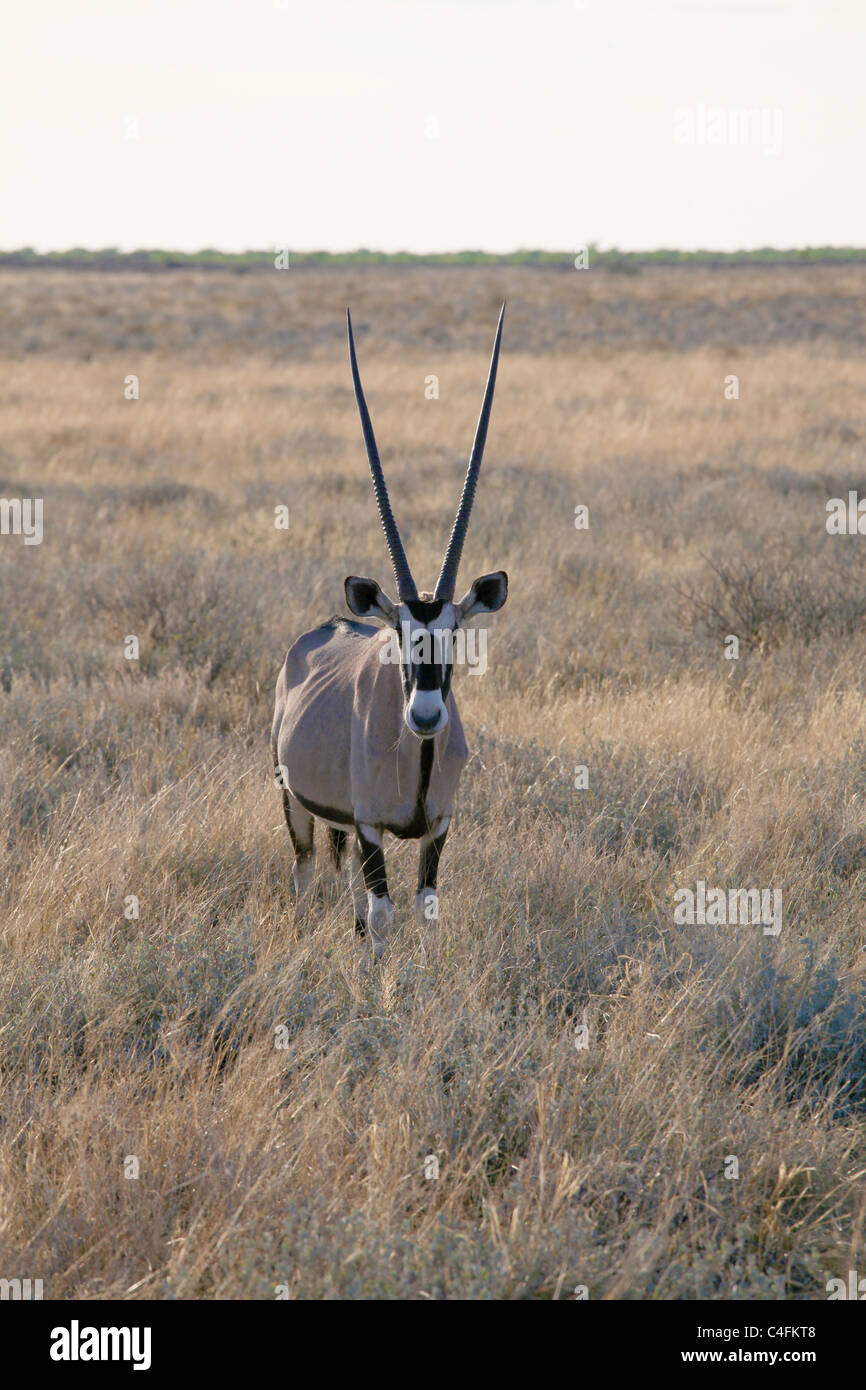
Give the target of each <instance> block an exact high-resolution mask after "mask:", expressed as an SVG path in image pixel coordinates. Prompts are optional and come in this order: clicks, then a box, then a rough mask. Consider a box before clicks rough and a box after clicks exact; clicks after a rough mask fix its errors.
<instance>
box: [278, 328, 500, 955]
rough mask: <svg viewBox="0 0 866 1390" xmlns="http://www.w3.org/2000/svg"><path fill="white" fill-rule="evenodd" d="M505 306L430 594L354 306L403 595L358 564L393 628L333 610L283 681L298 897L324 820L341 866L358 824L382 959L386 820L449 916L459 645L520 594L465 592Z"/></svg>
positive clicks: (363, 602) (363, 880)
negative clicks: (389, 465) (463, 558)
mask: <svg viewBox="0 0 866 1390" xmlns="http://www.w3.org/2000/svg"><path fill="white" fill-rule="evenodd" d="M504 313H505V305H504V304H503V306H502V311H501V312H500V315H499V323H498V326H497V329H496V339H495V341H494V344H493V355H492V357H491V360H490V371H489V374H488V378H487V387H486V389H485V392H484V400H483V403H482V406H481V414H480V416H479V418H478V426H477V429H476V431H475V442H474V444H473V446H472V453H471V455H470V458H469V467H468V469H467V472H466V479H465V482H464V484H463V494H462V496H461V498H460V505H459V507H458V509H457V516H456V519H455V521H454V526H453V529H452V531H451V537H450V540H449V542H448V548H447V550H446V552H445V558H444V560H443V561H442V569H441V572H440V574H439V578H438V580H437V582H436V589H435V591H434V593H433V594H432V595H431V594H429V593H420V594H419V592H418V590H417V589H416V587H415V581H414V579H413V578H412V572H411V570H410V569H409V563H408V561H407V559H406V553H405V551H404V549H403V543H402V541H401V539H400V533H399V531H398V529H397V523H396V522H395V520H394V516H393V513H392V511H391V504H390V502H389V499H388V489H387V487H386V486H385V478H384V475H383V473H382V466H381V464H380V462H379V452H378V450H377V448H376V440H375V437H374V435H373V426H372V424H371V422H370V414H369V411H368V410H367V403H366V401H365V399H364V391H363V388H362V386H361V378H360V375H359V372H358V362H357V358H356V356H355V342H354V337H353V334H352V319H351V315H350V314H349V311H348V310H347V311H346V324H347V329H348V337H349V361H350V364H351V368H352V380H353V382H354V387H355V399H356V401H357V404H358V411H359V413H360V416H361V427H362V429H363V433H364V442H365V444H366V447H367V458H368V460H369V463H370V472H371V474H372V477H373V487H374V489H375V493H376V501H377V503H378V507H379V515H380V517H381V520H382V528H383V530H384V532H385V541H386V543H387V546H388V552H389V554H390V557H391V564H392V566H393V569H394V577H395V580H396V583H397V601H396V602H394V601H393V600H392V599H390V598H389V597H388V596H387V594H385V593H383V591H382V590H381V589H380V588H379V585H378V584H377V583H376V581H375V580H373V579H362V578H359V577H358V576H357V575H350V576H349V578H348V579H346V580H345V586H344V587H345V593H346V602H347V604H348V606H349V608H350V610H351V612H352V613H354V614H355V616H356V617H358V618H372V619H373V620H374V621H376V620H378V621H380V622H382V623H384V624H385V626H384V627H376V626H371V625H370V624H368V623H357V622H352V621H351V620H350V619H345V618H340V617H335V618H332V619H331V620H330V622H327V623H324V624H323V625H322V626H321V627H317V628H314V629H313V630H312V631H311V632H306V633H304V635H303V636H302V637H299V638H298V640H297V642H295V644H294V646H292V647H291V648H290V649H289V652H288V655H287V656H286V660H285V664H284V665H283V668H282V670H281V671H280V674H279V677H278V679H277V691H276V705H275V708H274V721H273V727H272V731H271V740H272V748H273V754H274V762H275V764H276V768H277V785H278V786H280V787H281V789H282V798H283V809H284V812H285V817H286V822H287V824H288V827H289V834H290V836H291V839H292V846H293V848H294V852H295V863H294V871H293V872H294V880H295V888H296V891H297V896H298V901H299V903H300V904H301V906H302V908H303V907H305V906H306V901H307V898H308V895H309V889H310V887H311V883H312V877H313V852H314V847H313V828H314V823H315V820H316V819H317V818H318V819H319V820H322V821H324V822H325V824H326V825H327V826H328V827H329V830H328V834H329V838H330V847H331V852H332V856H333V858H334V862H335V864H336V866H337V867H339V864H340V860H341V857H342V853H343V849H344V847H345V842H346V836H347V835H348V834H352V836H353V847H354V849H353V859H352V893H353V899H354V909H355V930H356V931H357V932H358V934H359V935H360V936H364V935H365V934H367V933H369V938H370V944H371V947H372V950H373V955H374V957H376V958H378V957H380V956H381V955H382V952H383V951H384V949H385V943H386V941H387V938H388V936H389V935H390V932H391V927H392V923H393V916H394V909H393V906H392V903H391V899H390V897H389V895H388V882H387V879H386V876H385V859H384V855H383V852H382V841H383V834H384V832H385V831H386V830H387V831H389V832H390V833H391V834H392V835H396V836H397V837H398V838H399V839H404V840H405V839H411V840H420V857H419V865H418V885H417V891H416V897H415V916H416V919H417V920H418V921H419V923H421V924H423V923H425V922H426V923H435V922H436V921H437V920H438V914H439V903H438V898H437V895H436V875H437V870H438V867H439V856H440V854H441V852H442V846H443V844H444V842H445V836H446V834H447V832H448V824H449V821H450V820H451V815H452V812H453V808H454V794H455V791H456V789H457V783H458V781H459V779H460V773H461V772H462V770H463V765H464V763H465V762H466V759H467V757H468V750H467V747H466V740H465V738H464V736H463V728H462V725H461V723H460V715H459V714H458V712H457V703H456V701H455V699H454V695H453V694H452V692H451V676H452V672H453V664H454V663H453V647H454V645H455V638H456V634H457V633H458V630H459V628H460V626H461V624H462V623H464V622H465V621H466V620H467V619H468V618H471V617H473V616H474V615H475V614H476V613H495V612H497V610H498V609H500V608H501V607H502V605H503V604H504V603H505V599H506V596H507V593H508V576H507V574H505V573H504V571H502V570H499V571H497V572H496V573H495V574H485V575H482V576H481V578H480V579H476V580H475V582H474V583H473V584H472V585H471V587H470V589H469V590H468V592H467V593H466V594H465V595H464V596H463V598H462V599H460V601H459V602H455V601H454V586H455V581H456V579H457V568H458V565H459V564H460V555H461V552H462V550H463V542H464V540H465V538H466V530H467V527H468V525H469V516H470V513H471V511H472V503H473V501H474V498H475V487H476V484H477V481H478V473H479V469H480V468H481V457H482V454H483V452H484V442H485V439H486V437H487V426H488V422H489V420H490V407H491V404H492V401H493V389H494V386H495V384H496V367H497V363H498V361H499V345H500V341H501V339H502V320H503V316H504ZM461 636H462V637H463V638H464V641H465V634H461Z"/></svg>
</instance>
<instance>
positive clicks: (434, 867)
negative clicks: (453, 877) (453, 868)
mask: <svg viewBox="0 0 866 1390" xmlns="http://www.w3.org/2000/svg"><path fill="white" fill-rule="evenodd" d="M447 834H448V831H447V829H446V830H443V831H442V834H441V835H438V836H437V837H436V839H435V840H428V841H427V842H426V843H425V844H422V846H421V853H420V855H419V857H418V887H417V889H416V890H415V891H416V892H417V893H423V891H424V889H425V888H435V887H436V878H437V875H438V873H439V856H440V854H441V853H442V846H443V845H444V844H445V837H446V836H447Z"/></svg>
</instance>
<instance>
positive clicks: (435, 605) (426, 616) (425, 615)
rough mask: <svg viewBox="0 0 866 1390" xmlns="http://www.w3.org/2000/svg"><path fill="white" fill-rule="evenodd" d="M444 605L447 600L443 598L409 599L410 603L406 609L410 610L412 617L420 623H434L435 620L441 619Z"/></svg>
mask: <svg viewBox="0 0 866 1390" xmlns="http://www.w3.org/2000/svg"><path fill="white" fill-rule="evenodd" d="M444 603H445V599H442V598H434V599H420V598H416V599H409V601H408V603H407V604H406V607H407V608H408V609H409V612H410V613H411V614H412V617H413V618H417V620H418V622H419V623H432V621H433V619H434V618H438V617H439V614H440V613H441V612H442V605H443V604H444Z"/></svg>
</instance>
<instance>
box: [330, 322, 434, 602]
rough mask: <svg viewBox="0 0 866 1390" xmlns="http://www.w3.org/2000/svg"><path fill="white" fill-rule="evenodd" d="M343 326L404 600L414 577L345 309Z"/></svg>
mask: <svg viewBox="0 0 866 1390" xmlns="http://www.w3.org/2000/svg"><path fill="white" fill-rule="evenodd" d="M346 326H347V328H348V330H349V361H350V363H351V365H352V381H353V383H354V386H355V400H356V401H357V402H358V414H359V415H360V417H361V429H362V430H363V431H364V443H365V444H366V446H367V458H368V460H369V462H370V473H371V474H372V477H373V488H374V490H375V493H376V502H377V504H378V507H379V516H380V517H381V518H382V530H383V531H384V532H385V544H386V545H387V547H388V554H389V555H390V556H391V565H392V566H393V569H394V578H395V579H396V581H397V597H398V598H399V599H400V600H401V601H402V602H404V603H405V602H406V601H407V600H408V599H415V598H417V597H418V590H417V589H416V587H415V580H414V579H413V578H412V571H411V570H410V568H409V561H408V560H407V559H406V552H405V550H404V549H403V542H402V541H401V539H400V532H399V531H398V530H397V523H396V521H395V520H394V513H393V512H392V511H391V503H390V501H389V499H388V488H387V487H386V485H385V475H384V473H383V472H382V465H381V463H380V462H379V450H378V449H377V448H376V436H375V435H374V434H373V425H372V423H371V420H370V412H369V410H368V409H367V402H366V401H365V399H364V388H363V386H362V385H361V377H360V375H359V373H358V359H357V357H356V356H355V339H354V336H353V334H352V315H351V314H350V313H349V310H348V309H347V310H346Z"/></svg>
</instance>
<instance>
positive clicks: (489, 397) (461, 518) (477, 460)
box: [435, 304, 505, 599]
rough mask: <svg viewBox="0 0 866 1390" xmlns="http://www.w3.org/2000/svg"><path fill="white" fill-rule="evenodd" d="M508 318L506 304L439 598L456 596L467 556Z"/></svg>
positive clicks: (440, 575)
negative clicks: (465, 549) (463, 557)
mask: <svg viewBox="0 0 866 1390" xmlns="http://www.w3.org/2000/svg"><path fill="white" fill-rule="evenodd" d="M504 317H505V305H504V304H503V306H502V308H501V309H500V311H499V324H498V326H497V329H496V339H495V341H494V343H493V355H492V357H491V358H490V371H489V373H488V375H487V386H486V387H485V390H484V400H483V401H482V403H481V414H480V415H479V417H478V425H477V427H476V430H475V443H474V444H473V445H472V453H471V454H470V456H469V467H468V468H467V470H466V479H465V481H464V483H463V494H462V496H461V498H460V506H459V507H458V508H457V516H456V517H455V520H454V525H453V527H452V528H451V538H450V540H449V541H448V549H447V550H446V552H445V559H444V560H443V561H442V569H441V571H440V573H439V578H438V580H437V581H436V593H435V597H436V598H441V599H452V598H453V597H454V586H455V584H456V582H457V570H458V567H459V565H460V556H461V555H462V553H463V542H464V541H465V539H466V531H467V529H468V527H469V517H470V515H471V512H472V503H473V502H474V501H475V488H476V485H477V483H478V474H479V472H480V470H481V459H482V457H483V455H484V444H485V441H486V439H487V426H488V424H489V423H490V407H491V406H492V404H493V390H494V387H495V386H496V368H497V365H498V363H499V344H500V343H501V341H502V320H503V318H504Z"/></svg>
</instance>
